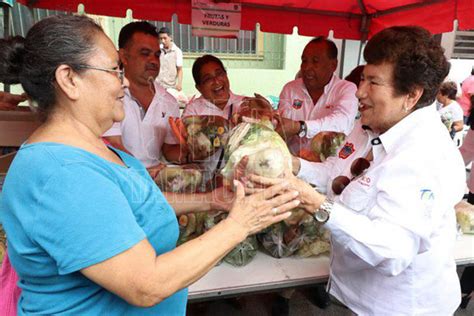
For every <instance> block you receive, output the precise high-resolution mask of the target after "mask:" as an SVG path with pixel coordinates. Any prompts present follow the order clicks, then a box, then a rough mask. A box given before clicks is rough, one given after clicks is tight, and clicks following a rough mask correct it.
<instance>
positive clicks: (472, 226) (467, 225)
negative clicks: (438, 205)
mask: <svg viewBox="0 0 474 316" xmlns="http://www.w3.org/2000/svg"><path fill="white" fill-rule="evenodd" d="M454 208H455V210H456V219H457V222H458V224H459V226H460V228H461V231H462V232H463V233H464V234H474V205H472V204H469V203H467V202H465V201H461V202H459V203H458V204H456V206H455V207H454Z"/></svg>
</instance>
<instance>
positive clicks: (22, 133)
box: [0, 111, 41, 147]
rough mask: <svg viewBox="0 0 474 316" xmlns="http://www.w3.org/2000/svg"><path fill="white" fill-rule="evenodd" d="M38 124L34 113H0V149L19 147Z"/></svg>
mask: <svg viewBox="0 0 474 316" xmlns="http://www.w3.org/2000/svg"><path fill="white" fill-rule="evenodd" d="M40 124H41V123H40V121H39V120H38V116H37V115H36V113H32V112H29V111H0V147H5V146H9V147H10V146H12V147H19V146H20V145H21V144H22V143H23V142H25V140H26V139H27V138H28V137H29V136H30V135H31V134H32V133H33V132H34V131H35V129H36V128H38V126H39V125H40Z"/></svg>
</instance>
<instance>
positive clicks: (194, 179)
mask: <svg viewBox="0 0 474 316" xmlns="http://www.w3.org/2000/svg"><path fill="white" fill-rule="evenodd" d="M201 182H202V173H201V171H199V170H197V169H196V168H194V166H166V167H164V168H163V169H162V170H161V171H160V172H159V173H158V175H157V176H156V177H155V183H156V184H157V185H158V187H159V188H160V189H161V190H162V191H165V192H196V191H197V189H198V188H199V186H200V185H201Z"/></svg>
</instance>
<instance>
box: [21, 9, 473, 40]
mask: <svg viewBox="0 0 474 316" xmlns="http://www.w3.org/2000/svg"><path fill="white" fill-rule="evenodd" d="M18 2H20V3H22V4H25V5H28V6H30V7H35V8H43V9H53V10H62V11H67V12H76V11H77V8H78V5H79V4H83V5H84V7H85V11H86V12H87V13H91V14H99V15H107V16H116V17H124V16H125V15H126V11H127V9H131V10H132V12H133V17H134V18H135V19H144V20H155V21H170V20H171V18H172V15H173V14H175V13H176V14H177V15H178V20H179V22H180V23H184V24H190V23H191V0H160V1H156V0H134V1H130V0H102V1H96V0H95V1H94V0H67V1H66V0H18ZM216 2H230V1H229V0H216ZM241 3H242V24H241V28H242V29H243V30H253V29H255V24H256V23H259V24H260V29H261V30H262V31H264V32H273V33H282V34H291V33H292V32H293V27H294V26H297V27H298V33H299V34H300V35H308V36H316V35H328V34H329V31H330V30H333V36H334V37H335V38H343V39H362V40H365V39H367V38H369V37H370V36H371V35H373V34H375V33H377V32H378V31H380V30H382V29H384V28H386V27H390V26H394V25H420V26H423V27H425V28H427V29H428V30H430V31H431V32H432V33H434V34H438V33H443V32H449V31H451V30H452V29H453V21H454V20H457V21H458V28H459V29H460V30H468V29H474V18H473V17H474V0H427V1H426V0H425V1H423V0H396V1H393V0H318V1H310V0H242V1H241Z"/></svg>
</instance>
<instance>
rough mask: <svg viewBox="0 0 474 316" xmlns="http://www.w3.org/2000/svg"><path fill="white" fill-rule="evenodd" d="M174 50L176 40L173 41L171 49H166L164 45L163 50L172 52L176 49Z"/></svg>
mask: <svg viewBox="0 0 474 316" xmlns="http://www.w3.org/2000/svg"><path fill="white" fill-rule="evenodd" d="M174 50H175V45H174V42H171V46H170V48H169V49H166V48H165V47H163V51H164V52H165V53H169V52H172V51H174Z"/></svg>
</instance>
